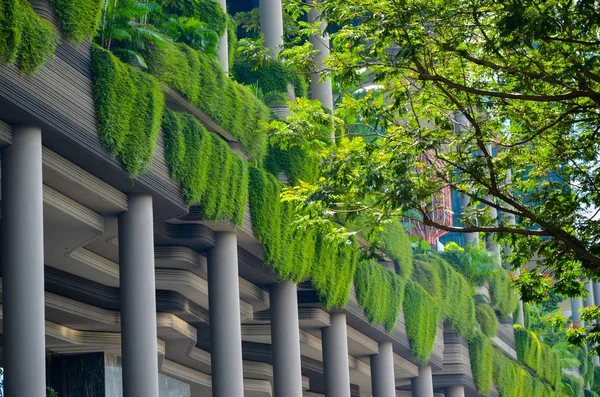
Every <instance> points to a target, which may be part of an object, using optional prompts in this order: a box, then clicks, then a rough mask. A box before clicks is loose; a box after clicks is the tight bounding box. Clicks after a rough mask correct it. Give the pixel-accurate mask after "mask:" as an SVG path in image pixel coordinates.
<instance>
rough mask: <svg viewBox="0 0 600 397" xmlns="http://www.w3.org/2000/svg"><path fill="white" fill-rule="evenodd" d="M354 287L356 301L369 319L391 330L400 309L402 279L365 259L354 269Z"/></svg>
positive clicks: (402, 289) (402, 292)
mask: <svg viewBox="0 0 600 397" xmlns="http://www.w3.org/2000/svg"><path fill="white" fill-rule="evenodd" d="M354 287H355V289H356V298H357V300H358V303H360V305H361V306H362V308H363V309H364V310H365V314H366V315H367V318H368V319H369V321H370V322H372V323H374V324H383V325H385V328H386V329H387V330H388V332H392V331H393V330H394V328H395V327H396V321H397V320H398V316H399V315H400V311H401V310H402V298H403V297H404V282H403V280H402V279H401V278H400V277H399V276H398V275H396V274H394V273H392V272H390V271H389V270H387V269H384V268H383V267H382V266H380V265H379V264H378V263H376V262H373V261H365V262H362V263H360V264H359V265H358V267H357V269H356V275H355V276H354Z"/></svg>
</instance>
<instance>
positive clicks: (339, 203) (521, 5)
mask: <svg viewBox="0 0 600 397" xmlns="http://www.w3.org/2000/svg"><path fill="white" fill-rule="evenodd" d="M318 7H319V8H320V11H321V12H322V13H323V15H324V17H325V18H326V19H327V20H329V21H334V22H335V23H336V31H335V32H334V31H332V32H331V39H332V48H331V56H330V57H329V58H328V59H327V60H326V62H325V70H321V71H322V72H323V73H325V74H330V75H332V76H333V77H334V81H336V83H337V84H339V88H340V90H341V92H342V96H341V99H340V102H339V104H338V107H337V110H336V112H335V133H336V141H335V145H330V146H328V147H326V148H321V152H320V153H321V154H322V159H323V162H324V166H323V172H322V177H321V178H320V179H319V181H317V182H316V183H303V184H301V185H300V186H299V187H294V188H293V189H288V190H287V191H286V192H284V196H285V197H286V198H287V199H294V200H298V201H299V202H300V204H301V205H302V206H304V207H308V208H309V209H310V213H311V214H316V215H315V216H316V217H318V218H319V219H320V220H319V222H323V221H333V220H334V219H335V218H336V216H338V215H339V214H340V213H343V214H345V215H346V216H348V215H347V214H359V213H360V214H361V216H367V217H369V220H370V221H369V222H368V223H370V224H372V225H374V226H373V227H378V226H377V225H381V224H382V223H383V222H386V221H389V220H390V219H393V218H395V217H397V216H400V215H404V216H411V217H414V218H417V220H418V221H420V222H422V223H424V224H426V225H429V226H435V227H438V228H441V229H444V230H448V231H458V232H482V233H486V234H488V236H491V237H493V238H494V239H495V240H496V241H497V242H499V243H501V244H503V245H505V246H508V247H510V248H511V251H512V254H511V255H510V256H509V258H508V259H509V261H510V262H511V263H512V265H513V266H514V267H515V268H520V267H521V266H522V265H524V264H525V263H527V262H529V261H530V260H531V259H532V258H535V259H536V262H535V264H536V265H535V266H534V267H532V268H531V269H529V270H523V271H522V274H524V275H525V277H524V278H523V281H522V282H520V283H518V284H517V285H518V286H519V287H520V289H521V293H522V295H523V296H524V297H525V298H527V299H528V300H533V301H541V300H543V299H544V298H545V296H546V295H547V291H548V289H553V290H555V291H556V292H558V293H561V294H564V295H567V296H574V295H578V294H580V293H581V291H582V286H581V283H580V282H579V280H580V279H582V278H592V279H598V278H600V244H599V242H600V241H599V239H600V223H599V221H598V220H597V219H596V218H594V215H595V214H594V212H595V210H596V209H597V208H598V207H600V191H599V190H598V187H597V186H599V185H598V183H597V181H599V180H600V167H598V149H599V147H598V145H599V144H600V140H599V139H598V133H599V131H600V123H599V122H600V112H599V110H600V68H599V65H600V57H599V56H598V49H599V46H600V41H599V40H598V31H599V24H600V9H598V7H597V6H596V5H595V3H593V2H590V1H587V0H575V1H562V0H548V1H544V2H540V1H535V0H523V1H518V2H505V1H500V0H476V1H471V0H433V1H432V0H322V1H320V2H319V4H318ZM307 31H308V33H310V32H312V27H307ZM308 33H307V34H308ZM296 55H298V54H296ZM365 71H367V72H365ZM365 75H367V77H368V81H369V84H368V85H370V87H371V88H374V89H369V90H367V91H366V92H365V90H364V89H363V90H362V92H361V95H356V93H357V87H362V88H365V87H366V86H367V85H366V84H365V83H366V82H365ZM313 110H314V111H313V112H312V113H313V116H312V117H311V116H310V112H311V107H310V106H302V107H300V108H298V107H296V109H293V108H292V112H294V111H299V112H302V118H301V120H302V122H301V123H288V124H287V125H286V126H282V125H273V127H274V129H275V130H276V131H275V132H276V133H275V136H276V137H277V138H278V139H279V140H281V141H283V142H286V141H287V142H288V143H289V144H290V145H295V144H301V145H302V144H310V140H311V139H312V138H311V134H312V135H313V136H314V131H315V130H318V129H319V128H322V125H319V124H318V123H316V122H313V121H316V120H318V119H319V116H318V115H319V112H320V111H321V110H320V109H317V108H316V107H314V108H313ZM297 118H300V117H297ZM292 120H295V119H294V115H292ZM356 126H361V127H362V128H361V129H360V130H358V131H360V133H357V132H356V131H357V129H356ZM303 139H304V142H303ZM445 186H450V187H451V188H452V189H454V190H455V191H457V192H459V193H461V194H463V195H466V196H467V197H469V198H470V204H469V205H468V207H467V208H465V210H464V212H463V213H462V215H461V219H459V220H460V225H462V226H448V225H443V224H439V223H437V222H436V220H435V218H433V217H432V216H431V213H432V212H433V211H434V210H435V204H432V200H431V197H432V196H435V195H436V194H438V193H439V192H440V191H441V190H442V188H443V187H445ZM490 208H492V209H494V210H495V211H491V210H490ZM409 209H410V210H411V211H410V212H408V211H407V210H409ZM337 230H342V232H345V233H348V234H351V233H353V231H352V230H345V231H344V230H343V229H337ZM547 274H549V275H550V276H551V279H549V278H546V277H545V276H546V275H547ZM547 280H550V281H547ZM532 285H533V286H534V288H531V286H532Z"/></svg>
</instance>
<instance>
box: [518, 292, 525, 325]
mask: <svg viewBox="0 0 600 397" xmlns="http://www.w3.org/2000/svg"><path fill="white" fill-rule="evenodd" d="M517 324H519V325H520V326H521V327H525V304H524V303H523V301H522V300H521V298H519V316H518V317H517Z"/></svg>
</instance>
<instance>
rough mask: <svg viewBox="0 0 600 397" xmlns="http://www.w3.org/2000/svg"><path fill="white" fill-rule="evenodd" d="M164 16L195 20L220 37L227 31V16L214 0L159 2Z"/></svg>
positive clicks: (169, 0) (165, 0) (164, 0)
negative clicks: (169, 15) (173, 15)
mask: <svg viewBox="0 0 600 397" xmlns="http://www.w3.org/2000/svg"><path fill="white" fill-rule="evenodd" d="M160 4H161V5H162V7H163V12H164V13H165V14H176V15H179V16H184V17H193V18H197V19H199V20H200V21H202V22H204V23H206V24H207V25H208V27H209V28H210V29H211V30H214V31H215V32H217V34H218V35H219V36H221V35H222V34H223V33H224V32H225V29H227V21H228V16H227V14H226V13H225V12H224V11H223V9H222V8H221V5H220V4H219V3H217V2H216V1H214V0H161V1H160Z"/></svg>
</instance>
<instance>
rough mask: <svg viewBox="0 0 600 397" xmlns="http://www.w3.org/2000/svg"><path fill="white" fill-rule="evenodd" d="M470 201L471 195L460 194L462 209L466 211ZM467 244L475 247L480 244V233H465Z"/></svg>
mask: <svg viewBox="0 0 600 397" xmlns="http://www.w3.org/2000/svg"><path fill="white" fill-rule="evenodd" d="M470 202H471V198H470V197H469V196H467V195H466V194H461V195H460V206H461V209H462V211H465V210H466V209H467V208H468V207H469V203H470ZM465 245H471V246H473V247H476V246H477V245H479V233H477V232H471V233H465Z"/></svg>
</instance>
